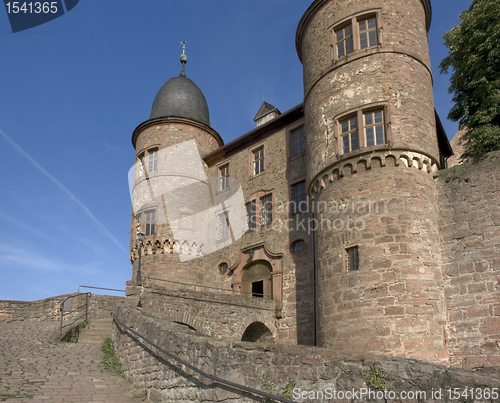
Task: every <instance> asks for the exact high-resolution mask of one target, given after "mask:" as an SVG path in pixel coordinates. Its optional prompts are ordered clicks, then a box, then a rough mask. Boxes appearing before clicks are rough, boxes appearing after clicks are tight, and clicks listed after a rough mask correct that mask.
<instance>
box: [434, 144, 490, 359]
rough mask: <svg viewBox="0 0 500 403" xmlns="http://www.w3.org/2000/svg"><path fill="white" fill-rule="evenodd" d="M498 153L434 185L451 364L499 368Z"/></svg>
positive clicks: (447, 174)
mask: <svg viewBox="0 0 500 403" xmlns="http://www.w3.org/2000/svg"><path fill="white" fill-rule="evenodd" d="M499 173H500V152H498V151H497V152H494V153H490V154H487V155H486V156H485V157H484V158H482V159H481V160H480V161H477V162H476V163H468V164H464V165H460V166H458V167H454V168H450V169H447V170H445V171H441V172H440V175H439V180H438V181H437V186H438V187H437V189H438V192H439V197H438V202H439V206H440V210H439V212H440V219H439V227H440V241H441V245H442V255H443V274H444V276H445V281H446V287H445V295H446V304H447V321H448V323H447V327H446V334H447V345H448V349H449V351H450V364H452V365H454V366H462V367H465V368H478V367H483V366H498V365H500V207H499V206H500V175H499Z"/></svg>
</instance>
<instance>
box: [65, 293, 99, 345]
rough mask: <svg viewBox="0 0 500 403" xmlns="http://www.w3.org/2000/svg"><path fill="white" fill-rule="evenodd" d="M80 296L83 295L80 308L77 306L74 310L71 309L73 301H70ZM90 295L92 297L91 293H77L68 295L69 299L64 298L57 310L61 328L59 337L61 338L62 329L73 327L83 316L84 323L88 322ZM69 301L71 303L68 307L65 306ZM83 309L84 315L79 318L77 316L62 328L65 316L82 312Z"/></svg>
mask: <svg viewBox="0 0 500 403" xmlns="http://www.w3.org/2000/svg"><path fill="white" fill-rule="evenodd" d="M80 295H85V303H84V304H82V305H80V306H77V307H76V308H73V301H72V299H73V298H76V297H78V296H80ZM91 295H92V293H90V292H85V293H81V292H78V293H76V294H72V295H70V296H69V297H66V298H65V299H64V301H63V302H61V304H60V305H59V310H60V311H61V326H60V328H59V336H60V337H62V332H63V328H65V327H68V326H71V325H74V324H75V323H76V322H78V321H79V320H80V319H82V318H83V317H84V316H85V321H87V320H88V318H89V298H90V296H91ZM70 300H71V303H70V304H69V306H68V305H67V304H66V302H67V301H70ZM66 308H68V309H66ZM83 308H85V312H84V313H82V314H81V315H80V316H78V317H77V318H76V319H75V320H74V321H73V322H71V323H68V324H66V325H64V326H63V322H64V318H65V317H66V316H69V315H72V314H74V313H75V312H79V311H81V310H83ZM72 316H73V315H72Z"/></svg>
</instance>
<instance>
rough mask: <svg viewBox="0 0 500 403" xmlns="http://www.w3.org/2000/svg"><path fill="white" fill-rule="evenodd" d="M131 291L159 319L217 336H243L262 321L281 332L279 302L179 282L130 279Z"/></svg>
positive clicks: (273, 335) (146, 309)
mask: <svg viewBox="0 0 500 403" xmlns="http://www.w3.org/2000/svg"><path fill="white" fill-rule="evenodd" d="M127 285H128V287H127V295H128V296H129V298H130V299H134V300H135V301H138V302H137V303H138V304H139V305H140V306H141V307H142V310H143V312H145V313H147V314H148V315H151V316H153V317H155V318H158V319H166V320H171V321H173V322H177V323H181V324H184V325H188V326H190V327H191V328H193V329H195V330H196V331H198V332H200V333H202V334H205V335H209V336H212V337H215V338H217V339H219V338H222V339H232V340H241V337H242V335H243V333H244V332H245V330H246V329H247V327H248V326H249V325H251V324H252V323H255V322H259V323H263V324H264V325H266V327H267V328H268V329H269V330H270V332H271V334H272V337H269V338H268V340H269V341H271V340H272V341H273V342H274V339H275V337H276V336H277V329H276V318H275V302H274V301H273V300H269V299H262V298H252V297H246V296H240V295H232V294H225V293H224V294H217V293H216V291H215V290H214V291H212V292H210V291H204V292H196V291H193V290H186V289H182V288H179V285H175V284H167V285H166V286H165V285H163V286H160V285H154V284H150V283H149V284H146V283H143V284H138V283H135V282H132V281H129V282H128V283H127Z"/></svg>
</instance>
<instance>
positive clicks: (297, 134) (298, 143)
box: [291, 128, 306, 157]
mask: <svg viewBox="0 0 500 403" xmlns="http://www.w3.org/2000/svg"><path fill="white" fill-rule="evenodd" d="M291 140H292V141H291V144H292V157H298V156H299V155H302V154H304V152H305V151H306V147H305V139H304V129H303V128H300V129H298V130H295V131H293V132H292V133H291Z"/></svg>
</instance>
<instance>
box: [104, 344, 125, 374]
mask: <svg viewBox="0 0 500 403" xmlns="http://www.w3.org/2000/svg"><path fill="white" fill-rule="evenodd" d="M101 350H102V352H103V353H104V359H103V361H102V363H103V364H104V368H105V369H107V370H108V371H110V372H115V373H117V374H121V373H122V364H121V362H120V360H119V359H118V357H117V356H116V354H115V349H114V347H113V340H111V337H106V338H105V339H104V341H103V342H102V346H101Z"/></svg>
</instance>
